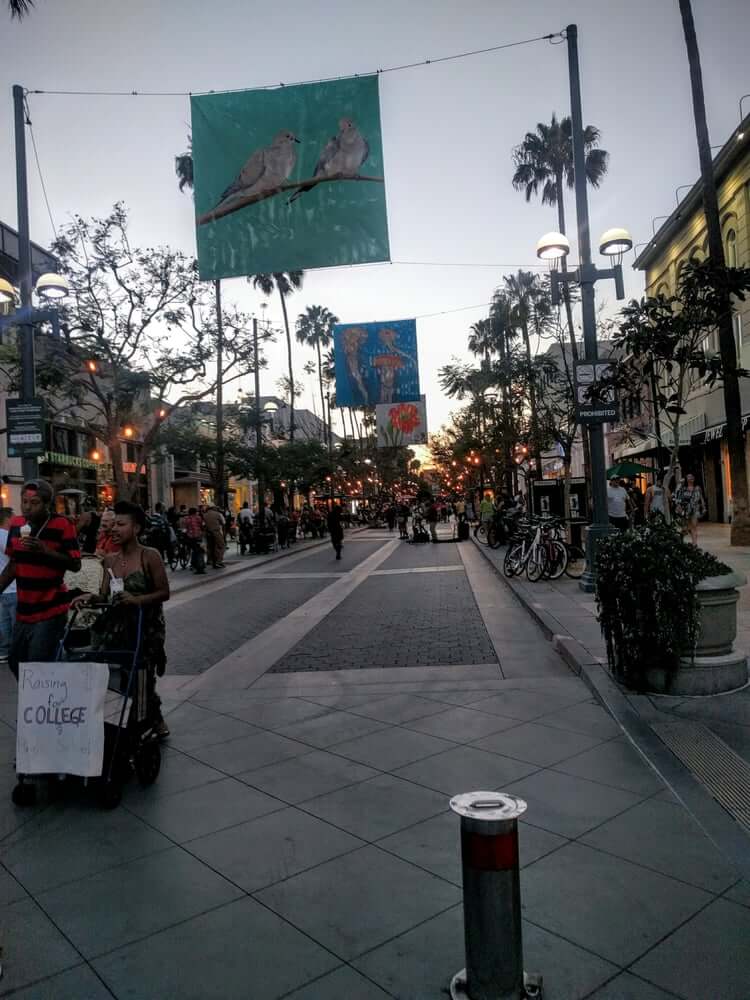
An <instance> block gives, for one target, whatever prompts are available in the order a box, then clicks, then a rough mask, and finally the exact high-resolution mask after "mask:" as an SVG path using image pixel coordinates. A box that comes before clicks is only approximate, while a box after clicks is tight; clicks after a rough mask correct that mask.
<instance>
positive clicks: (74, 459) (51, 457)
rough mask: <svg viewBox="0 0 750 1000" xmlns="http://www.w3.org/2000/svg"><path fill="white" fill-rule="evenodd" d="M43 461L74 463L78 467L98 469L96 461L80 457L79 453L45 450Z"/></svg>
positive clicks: (54, 463) (53, 463)
mask: <svg viewBox="0 0 750 1000" xmlns="http://www.w3.org/2000/svg"><path fill="white" fill-rule="evenodd" d="M42 461H43V462H49V463H50V464H51V465H72V466H75V467H76V468H77V469H98V465H97V463H96V462H92V460H91V459H90V458H79V456H78V455H66V454H65V453H64V452H62V451H48V452H45V454H44V456H43V458H42Z"/></svg>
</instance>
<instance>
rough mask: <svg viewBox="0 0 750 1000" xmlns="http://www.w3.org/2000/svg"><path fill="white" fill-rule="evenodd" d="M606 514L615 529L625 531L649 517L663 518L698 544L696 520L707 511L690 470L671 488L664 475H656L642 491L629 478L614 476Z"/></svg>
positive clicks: (609, 486) (610, 481)
mask: <svg viewBox="0 0 750 1000" xmlns="http://www.w3.org/2000/svg"><path fill="white" fill-rule="evenodd" d="M607 513H608V515H609V521H610V524H611V525H612V527H613V528H615V529H616V530H617V531H628V530H629V529H630V528H633V527H637V526H638V525H641V524H644V523H645V522H647V521H648V520H649V519H650V518H653V517H662V518H664V519H665V520H666V521H669V522H671V523H674V524H675V525H677V527H678V528H679V530H680V531H681V532H682V534H683V535H684V536H689V538H690V541H691V542H692V543H693V545H697V544H698V523H699V522H700V520H701V519H702V518H703V517H704V516H705V514H706V500H705V497H704V495H703V490H702V489H701V487H700V485H699V484H698V483H697V482H696V479H695V476H694V475H693V473H692V472H689V473H688V474H687V475H686V476H684V477H683V478H682V479H680V480H679V482H678V483H677V486H676V488H675V489H674V491H672V490H670V488H669V485H668V484H667V480H666V477H658V478H657V479H656V480H655V481H654V482H653V483H652V484H651V485H650V486H649V487H648V488H647V489H646V492H645V493H642V492H641V490H639V489H638V487H637V486H636V485H635V483H634V482H633V481H632V480H628V479H622V478H619V477H613V478H612V479H610V480H609V482H608V484H607Z"/></svg>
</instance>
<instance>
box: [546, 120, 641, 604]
mask: <svg viewBox="0 0 750 1000" xmlns="http://www.w3.org/2000/svg"><path fill="white" fill-rule="evenodd" d="M574 111H577V112H578V114H575V115H574V117H575V118H576V119H578V121H576V122H575V124H576V125H577V126H578V125H580V117H579V116H580V108H576V106H575V103H574ZM574 139H575V135H574ZM574 153H575V159H576V162H575V171H576V173H575V186H576V203H577V210H578V245H579V250H580V257H581V260H580V263H579V265H578V267H577V268H575V269H574V270H572V271H567V270H559V269H558V263H559V262H560V261H563V260H565V258H566V257H567V256H568V254H569V253H570V241H569V240H568V238H567V236H565V235H564V233H555V232H551V233H545V235H544V236H542V237H541V239H540V240H539V242H538V243H537V245H536V255H537V257H538V258H539V259H540V260H544V261H547V262H548V263H549V264H550V285H551V300H552V304H553V305H559V304H560V289H561V286H566V285H568V284H576V285H578V286H579V287H580V289H581V312H582V318H583V346H584V358H583V360H584V362H585V364H586V365H587V366H591V368H592V369H593V367H594V366H595V365H596V362H597V361H598V360H599V352H598V345H597V338H596V313H595V308H594V285H595V284H596V282H597V281H599V280H601V279H602V278H612V279H613V280H614V282H615V290H616V294H617V298H618V299H624V298H625V285H624V281H623V276H622V258H623V255H624V254H626V253H627V252H628V250H631V249H632V247H633V240H632V238H631V236H630V233H629V232H628V231H627V229H622V228H614V229H608V230H607V231H606V232H605V233H603V234H602V236H601V238H600V240H599V253H600V254H601V255H602V256H603V257H608V258H610V259H611V261H612V266H611V267H609V268H598V267H597V266H596V265H595V264H594V263H593V262H592V260H591V243H590V236H589V220H588V203H587V198H586V179H585V177H586V174H585V169H584V164H583V162H582V161H583V143H582V142H580V141H579V142H575V141H574ZM589 376H590V373H589ZM587 381H588V383H590V382H591V377H588V378H587ZM577 382H578V380H577V379H575V380H574V384H575V392H576V397H577V398H576V407H577V409H578V411H579V420H580V422H581V424H583V423H586V424H587V425H588V431H589V445H590V448H589V451H590V455H591V470H590V474H591V500H592V513H593V517H592V523H591V525H590V527H589V530H588V534H587V536H586V537H587V540H586V571H585V573H584V574H583V577H582V579H581V584H580V585H581V588H582V589H583V590H585V591H588V592H591V591H593V590H594V589H595V586H596V572H595V570H596V550H597V547H598V544H599V541H600V539H601V538H603V537H605V536H606V535H607V534H608V533H609V516H608V512H607V479H606V475H607V468H606V461H605V453H604V431H603V424H604V423H605V422H606V421H607V420H611V419H612V416H611V411H610V413H609V414H607V413H606V408H605V407H600V410H599V413H593V412H592V411H593V410H594V409H595V408H594V407H589V411H588V413H587V414H586V416H585V417H584V415H583V413H582V412H581V408H580V403H581V402H582V400H581V399H579V398H578V385H577ZM567 514H568V512H567V511H566V512H565V516H566V518H567Z"/></svg>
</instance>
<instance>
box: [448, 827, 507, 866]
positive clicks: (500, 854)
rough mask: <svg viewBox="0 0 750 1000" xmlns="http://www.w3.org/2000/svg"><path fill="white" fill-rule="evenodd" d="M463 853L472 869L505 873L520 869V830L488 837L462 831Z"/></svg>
mask: <svg viewBox="0 0 750 1000" xmlns="http://www.w3.org/2000/svg"><path fill="white" fill-rule="evenodd" d="M461 852H462V855H463V858H464V861H465V862H466V864H467V865H468V866H469V867H470V868H477V869H479V870H480V871H490V872H503V871H508V870H509V869H511V868H517V867H518V828H516V829H514V830H512V831H511V832H510V833H502V834H493V835H492V836H486V835H484V834H481V833H468V832H466V831H464V830H462V831H461Z"/></svg>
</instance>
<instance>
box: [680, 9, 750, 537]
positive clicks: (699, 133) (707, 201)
mask: <svg viewBox="0 0 750 1000" xmlns="http://www.w3.org/2000/svg"><path fill="white" fill-rule="evenodd" d="M680 14H681V16H682V29H683V33H684V35H685V46H686V48H687V54H688V64H689V66H690V84H691V89H692V95H693V116H694V118H695V137H696V140H697V143H698V156H699V158H700V165H701V179H702V181H703V211H704V213H705V216H706V229H707V230H708V253H709V256H710V258H711V263H712V265H713V267H714V268H715V269H723V268H724V267H725V266H726V261H725V258H724V244H723V243H722V241H721V218H720V216H719V201H718V198H717V196H716V180H715V178H714V166H713V161H712V159H711V140H710V138H709V135H708V124H707V123H706V102H705V98H704V96H703V74H702V72H701V58H700V52H699V51H698V39H697V37H696V34H695V22H694V21H693V10H692V6H691V4H690V0H680ZM716 292H717V294H718V295H721V296H722V297H723V300H724V301H723V309H722V314H721V322H720V323H719V349H720V351H721V362H722V368H723V371H724V377H723V383H724V409H725V412H726V420H727V447H728V451H729V473H730V479H731V483H732V532H731V544H732V545H747V544H750V505H749V502H748V483H747V460H746V457H745V442H744V437H745V435H744V432H743V430H742V400H741V399H740V386H739V380H738V378H737V352H736V350H735V347H734V330H733V326H732V301H731V297H730V295H729V293H728V292H727V290H726V285H724V286H723V288H716Z"/></svg>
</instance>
